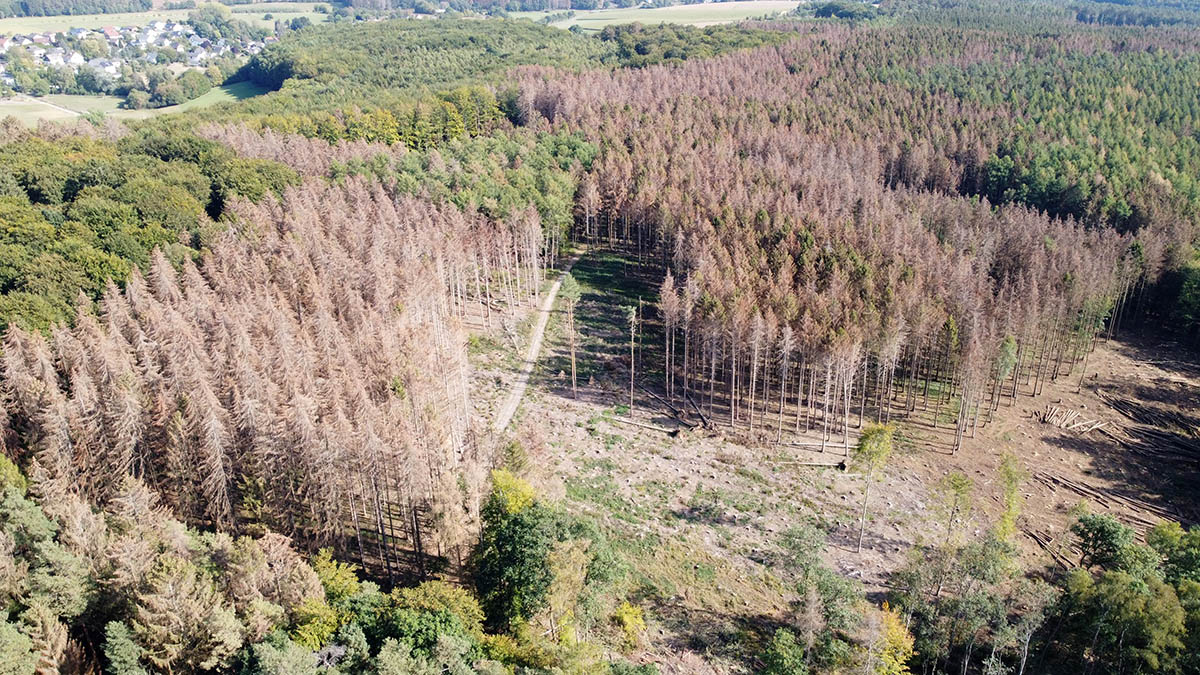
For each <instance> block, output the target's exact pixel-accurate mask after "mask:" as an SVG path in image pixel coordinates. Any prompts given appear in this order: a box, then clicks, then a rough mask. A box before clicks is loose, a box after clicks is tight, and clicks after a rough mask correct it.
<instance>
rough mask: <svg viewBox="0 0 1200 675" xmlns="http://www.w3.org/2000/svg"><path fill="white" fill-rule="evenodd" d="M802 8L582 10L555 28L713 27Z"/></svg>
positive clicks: (770, 3) (788, 2) (789, 3)
mask: <svg viewBox="0 0 1200 675" xmlns="http://www.w3.org/2000/svg"><path fill="white" fill-rule="evenodd" d="M799 5H800V3H799V2H796V1H795V0H748V1H746V2H705V3H700V4H695V5H673V6H671V7H659V8H654V9H636V8H635V9H597V10H579V11H576V12H575V16H573V17H571V18H569V19H564V20H562V21H556V22H554V23H552V24H551V25H552V26H555V27H557V28H570V27H571V26H574V25H578V26H579V27H580V28H582V29H584V30H586V31H599V30H600V29H602V28H604V27H605V26H611V25H615V24H622V23H633V22H635V21H636V22H639V23H643V24H659V23H682V24H689V25H693V26H709V25H712V24H718V23H730V22H733V21H742V20H744V19H751V18H754V17H760V16H764V15H768V14H779V13H781V12H790V11H791V10H793V9H795V8H796V7H798V6H799ZM547 14H549V12H513V13H512V15H513V16H518V17H524V18H528V19H532V20H534V21H539V20H541V19H542V18H544V17H545V16H547Z"/></svg>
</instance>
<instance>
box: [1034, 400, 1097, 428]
mask: <svg viewBox="0 0 1200 675" xmlns="http://www.w3.org/2000/svg"><path fill="white" fill-rule="evenodd" d="M1038 419H1040V420H1041V421H1042V422H1043V423H1044V424H1053V425H1054V426H1056V427H1058V428H1059V429H1065V430H1067V431H1077V432H1079V433H1081V434H1085V433H1087V432H1089V431H1095V430H1096V429H1100V428H1102V427H1104V426H1106V425H1107V424H1108V422H1104V421H1101V420H1098V419H1087V418H1085V417H1080V416H1079V411H1078V410H1071V409H1070V408H1060V407H1058V406H1056V405H1055V406H1050V405H1048V406H1046V410H1045V412H1043V413H1042V414H1041V415H1040V416H1039V417H1038Z"/></svg>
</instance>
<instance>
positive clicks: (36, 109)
mask: <svg viewBox="0 0 1200 675" xmlns="http://www.w3.org/2000/svg"><path fill="white" fill-rule="evenodd" d="M10 116H11V117H15V118H16V119H17V121H18V122H20V123H21V124H24V125H25V126H27V127H32V126H37V123H38V121H39V120H49V121H52V122H53V121H59V120H69V119H72V118H74V117H75V115H74V114H72V113H69V112H67V111H65V110H59V109H58V108H55V107H53V106H50V105H47V104H46V103H44V102H41V101H38V100H36V99H26V98H6V99H0V117H10Z"/></svg>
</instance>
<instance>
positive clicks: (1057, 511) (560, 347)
mask: <svg viewBox="0 0 1200 675" xmlns="http://www.w3.org/2000/svg"><path fill="white" fill-rule="evenodd" d="M575 275H576V277H577V278H578V279H579V280H580V282H581V285H582V286H583V288H584V295H583V298H582V301H581V303H580V307H579V310H578V312H577V321H578V324H579V330H580V333H581V338H582V346H581V349H580V355H579V356H580V381H579V398H578V399H576V398H573V397H572V395H571V387H570V381H569V378H567V377H566V376H565V374H564V370H566V369H565V368H564V364H565V363H566V362H567V361H566V359H567V353H566V340H565V338H564V336H563V322H562V317H561V316H560V314H561V313H560V312H555V316H554V317H552V319H551V321H550V324H549V326H548V328H547V332H546V346H545V348H544V349H543V355H542V358H541V359H540V360H539V362H538V367H537V368H535V370H534V375H533V378H532V381H531V385H530V388H529V390H528V392H527V393H526V395H525V397H524V399H523V401H522V405H521V409H520V411H519V413H518V420H517V422H516V436H517V437H518V438H520V439H521V441H522V444H523V446H524V448H525V452H526V458H525V459H526V466H527V471H528V473H529V474H530V476H531V478H532V479H533V480H534V481H535V482H536V483H537V484H538V485H539V487H540V488H541V489H542V490H543V491H544V492H545V493H546V494H547V495H548V496H550V497H552V498H557V499H561V500H564V501H565V502H566V503H567V504H568V507H569V508H571V509H573V510H576V511H578V512H580V513H586V514H590V515H592V516H594V517H595V518H596V519H597V520H598V521H599V522H601V523H602V524H603V525H604V526H605V528H606V529H607V530H608V531H609V533H610V536H612V537H613V538H614V539H615V540H616V541H617V542H618V544H619V546H620V548H621V550H622V551H623V553H624V554H625V555H626V557H628V558H629V559H630V561H631V563H632V566H633V568H634V572H633V576H634V583H633V585H632V587H631V589H630V592H631V594H632V595H633V596H634V598H635V599H636V600H638V601H639V603H640V604H641V605H642V606H643V607H645V608H646V609H647V619H648V623H649V626H650V630H649V634H648V636H647V641H646V645H645V646H644V649H642V650H641V651H639V652H638V653H637V654H635V655H634V658H635V659H637V660H641V661H645V662H654V663H657V664H658V665H659V667H660V669H661V670H662V672H664V673H706V672H711V673H725V672H749V671H752V670H753V667H754V664H755V663H756V661H755V654H753V653H747V652H746V650H747V645H748V644H753V642H754V640H747V639H746V638H747V637H763V636H767V635H769V634H770V633H771V632H772V631H773V630H774V628H775V627H776V626H778V625H781V624H782V622H785V621H787V620H788V618H789V613H790V611H791V606H792V605H791V603H792V602H793V601H794V600H795V597H794V594H793V593H792V591H791V589H790V588H789V587H788V584H787V583H786V581H785V579H784V577H783V574H782V572H781V571H780V569H779V566H778V560H779V553H780V549H779V541H780V538H781V535H782V534H783V533H784V532H785V531H787V530H788V529H789V528H790V527H792V526H793V525H795V524H797V523H799V522H801V521H802V520H809V521H815V522H816V523H818V524H820V525H821V526H823V527H824V528H825V529H826V530H827V531H828V532H829V538H828V542H827V547H826V550H825V556H824V557H825V559H826V562H827V563H828V564H829V565H830V566H832V567H833V568H834V569H836V570H837V571H839V572H840V573H842V574H843V575H845V576H847V577H849V578H854V579H858V580H860V581H861V582H862V583H863V585H864V588H865V590H866V592H867V596H868V598H869V599H871V600H875V601H877V600H880V599H881V598H882V596H883V594H884V593H885V592H886V587H887V578H888V576H889V574H890V573H891V572H893V571H895V570H896V569H897V568H899V567H900V566H902V565H903V564H904V562H905V559H906V554H907V551H908V550H909V549H911V548H912V547H913V546H914V545H919V544H921V543H923V542H930V541H934V540H936V538H938V537H941V536H944V534H945V531H944V530H945V527H946V525H945V524H944V522H945V521H944V519H941V518H939V517H938V500H937V497H936V495H935V493H934V489H935V486H936V484H937V483H938V482H939V481H940V480H941V479H942V478H943V477H944V476H946V475H947V474H949V473H950V472H953V471H958V472H962V473H964V474H966V475H967V476H969V477H970V478H971V479H972V480H973V482H974V500H973V501H974V511H973V513H972V514H971V515H970V516H969V518H968V521H967V523H966V527H967V528H968V529H969V530H976V531H981V530H983V529H985V528H987V527H990V526H991V524H992V523H994V522H995V520H996V518H997V517H998V515H999V513H1000V511H1001V494H1000V489H999V485H998V480H997V479H998V469H999V466H1000V462H1001V458H1002V456H1003V455H1004V454H1005V453H1011V454H1012V455H1014V456H1015V457H1016V458H1017V460H1018V462H1019V464H1020V465H1021V466H1022V467H1023V468H1024V470H1025V471H1026V472H1027V473H1028V478H1027V479H1026V480H1025V481H1024V483H1023V485H1022V494H1023V496H1024V505H1023V507H1022V514H1021V517H1020V519H1019V521H1018V529H1019V535H1018V540H1019V541H1018V545H1019V546H1020V548H1021V551H1022V554H1023V556H1024V557H1025V563H1026V566H1027V567H1031V568H1035V569H1036V568H1039V567H1042V566H1047V567H1052V566H1054V565H1055V564H1056V562H1055V558H1056V557H1057V558H1058V559H1059V560H1074V554H1073V553H1072V551H1071V550H1070V547H1069V545H1068V543H1067V542H1068V537H1067V536H1064V534H1065V532H1066V528H1067V527H1068V525H1069V522H1070V519H1071V516H1070V514H1069V511H1070V510H1071V509H1072V508H1073V507H1075V506H1076V505H1077V504H1079V503H1080V502H1081V501H1083V500H1085V499H1086V501H1087V503H1088V506H1089V508H1091V509H1092V510H1096V511H1109V512H1111V513H1113V514H1114V515H1116V516H1117V517H1119V518H1121V519H1122V520H1123V521H1125V522H1127V523H1128V524H1130V525H1132V526H1134V527H1135V528H1137V529H1138V530H1139V531H1144V530H1145V529H1147V528H1148V527H1149V526H1151V525H1153V523H1155V522H1157V521H1158V520H1160V519H1161V518H1162V517H1163V516H1164V515H1166V516H1170V517H1172V518H1174V519H1177V520H1180V521H1182V522H1184V523H1190V522H1195V521H1196V520H1197V519H1198V516H1200V513H1198V512H1197V509H1196V504H1195V501H1194V499H1195V492H1194V490H1195V487H1194V486H1195V485H1196V482H1195V481H1196V479H1197V472H1198V471H1200V440H1197V432H1198V431H1200V368H1197V367H1195V366H1194V365H1191V364H1189V363H1188V362H1186V361H1176V360H1172V358H1171V356H1170V355H1172V354H1177V353H1179V352H1178V350H1176V349H1174V347H1173V346H1172V345H1170V344H1159V343H1157V342H1136V341H1130V342H1120V341H1112V342H1107V343H1105V342H1099V343H1097V345H1096V348H1095V350H1094V352H1093V353H1092V354H1091V355H1090V357H1089V359H1088V368H1087V372H1086V373H1085V375H1084V377H1083V380H1082V387H1079V384H1080V369H1079V368H1077V369H1076V370H1075V371H1074V372H1073V373H1072V374H1070V375H1063V376H1060V377H1058V378H1057V380H1056V381H1052V382H1047V383H1046V384H1045V387H1044V390H1043V391H1042V393H1041V394H1040V395H1038V396H1032V395H1031V394H1030V392H1031V390H1032V386H1031V384H1026V383H1022V386H1021V387H1019V393H1018V395H1017V396H1016V398H1015V400H1014V399H1011V398H1004V399H1003V400H1002V402H1001V404H1000V406H999V409H998V410H997V412H996V414H995V417H994V419H993V420H992V421H991V422H990V423H988V424H981V425H980V426H979V428H978V429H977V431H976V433H975V435H974V437H968V438H967V439H966V440H965V441H964V444H963V446H962V448H961V449H960V450H958V451H957V452H955V453H952V452H951V450H950V448H951V446H952V436H953V429H952V424H948V423H947V422H945V411H944V410H943V415H942V417H943V419H942V421H941V424H940V425H939V427H938V428H935V427H934V425H933V417H934V406H933V405H932V404H930V406H929V408H928V409H923V407H921V406H918V408H917V412H916V413H914V414H913V415H912V416H910V417H909V418H907V419H903V420H901V423H900V430H901V431H900V437H901V439H902V442H901V443H900V448H899V449H898V453H897V456H895V457H894V458H893V460H892V462H891V464H890V465H889V467H888V469H887V471H886V476H885V477H884V478H883V479H882V480H881V481H880V482H879V483H878V484H877V485H876V487H875V488H873V491H872V498H871V503H870V509H869V514H870V516H869V518H868V522H867V528H866V537H865V542H864V550H863V551H862V553H858V552H857V551H856V546H855V545H856V543H857V535H858V518H859V509H860V508H861V499H862V491H863V479H862V478H861V477H860V476H857V475H854V474H851V473H846V472H843V471H841V470H839V469H838V468H836V467H818V466H807V465H806V463H809V462H830V463H834V462H836V461H837V460H838V459H840V457H841V455H842V454H843V448H842V438H841V437H840V436H836V435H835V437H834V439H833V440H832V441H831V444H830V445H829V447H827V448H826V452H824V453H820V452H817V451H816V448H807V447H806V448H800V447H792V446H788V445H786V444H785V445H776V444H775V443H774V439H775V432H774V431H775V428H774V424H775V423H774V422H773V421H772V419H773V418H771V417H770V416H769V415H767V416H764V417H765V420H764V422H761V423H760V428H759V432H760V433H758V434H757V435H756V436H754V437H751V436H750V435H749V434H748V433H747V430H746V429H744V428H740V429H738V430H733V429H731V428H730V427H729V426H728V423H727V421H726V422H723V423H722V424H719V425H718V428H717V429H716V430H715V431H705V430H703V429H697V430H690V431H689V430H683V431H681V432H680V433H678V434H677V435H670V434H668V433H664V432H663V431H658V430H653V429H648V428H644V427H639V426H635V425H631V424H628V423H627V422H625V421H623V420H627V419H632V420H633V421H635V422H637V423H639V424H648V425H652V426H656V427H662V428H678V427H679V426H680V425H679V424H678V421H677V420H676V419H675V418H674V416H672V415H671V414H670V413H669V411H668V409H667V408H666V406H664V405H663V404H662V403H661V402H660V401H659V400H657V399H656V398H655V397H653V396H651V395H647V394H646V393H645V392H644V391H642V390H640V389H639V390H638V391H637V396H636V398H635V405H634V410H633V414H632V416H631V417H630V416H628V396H629V389H628V386H629V384H628V369H627V368H628V366H627V363H628V356H627V355H628V333H627V332H626V331H627V330H628V329H627V326H626V325H625V324H624V323H623V319H622V318H621V317H622V316H623V312H624V310H623V307H625V306H632V305H636V303H637V301H638V299H639V298H643V299H645V300H647V301H649V300H650V299H652V297H653V288H652V285H651V284H650V282H649V280H648V279H647V280H644V282H643V281H639V280H638V279H637V278H636V277H635V276H634V275H632V274H631V273H630V271H629V268H628V267H627V266H626V265H625V264H624V262H623V261H620V260H619V259H614V258H605V257H604V256H602V255H600V254H592V255H589V256H586V257H585V258H584V259H583V260H581V261H580V262H579V264H578V265H577V266H576V270H575ZM614 277H622V278H623V279H624V281H623V283H621V284H615V285H614V284H613V283H612V282H613V281H614ZM614 289H615V290H614ZM645 328H646V332H647V336H646V338H645V342H644V344H645V345H646V346H645V349H646V350H653V349H658V348H659V347H657V346H656V345H659V344H661V341H660V340H659V339H658V338H657V336H655V335H654V326H653V325H651V324H649V323H648V324H647V325H646V326H645ZM517 346H518V347H519V345H517ZM493 347H494V348H492V349H491V350H490V351H489V350H481V351H480V352H479V353H478V354H477V355H476V362H477V364H482V368H480V369H479V374H478V375H477V377H478V378H480V379H481V380H483V381H484V382H485V383H486V382H491V383H493V384H495V389H496V397H494V398H493V399H492V400H495V399H496V398H498V397H499V395H500V394H502V391H503V385H504V384H507V382H505V379H507V378H503V377H502V378H501V379H500V380H497V379H495V378H496V377H497V373H498V372H501V371H503V370H505V363H506V360H507V361H508V362H510V361H511V356H505V354H506V353H507V352H508V350H507V349H506V348H505V347H504V345H502V344H500V343H493ZM515 351H516V350H515V349H514V350H513V352H514V353H515ZM655 358H656V355H654V354H652V353H649V352H648V351H647V352H643V353H642V354H641V359H642V362H643V363H642V365H644V366H645V367H646V368H647V372H646V373H645V374H644V375H643V376H642V377H639V381H640V382H642V383H643V384H645V385H646V386H647V387H648V388H651V389H653V390H655V391H657V392H659V393H662V387H661V386H659V385H657V382H658V381H660V380H661V371H659V372H657V373H656V372H655V370H654V366H653V363H654V359H655ZM657 358H658V360H659V362H660V363H661V357H657ZM659 367H660V368H661V366H659ZM567 372H569V370H567ZM643 378H644V379H643ZM656 378H657V379H656ZM1106 401H1117V403H1118V404H1119V405H1121V406H1122V407H1123V408H1124V409H1125V412H1124V413H1123V412H1120V411H1118V410H1117V409H1115V408H1113V407H1111V406H1110V404H1109V403H1108V402H1106ZM483 405H484V406H490V404H487V403H484V404H483ZM680 405H682V404H680ZM1048 408H1049V409H1053V408H1058V409H1060V410H1061V411H1063V412H1062V413H1060V414H1059V416H1062V415H1065V414H1067V411H1075V416H1074V417H1073V418H1072V420H1071V424H1075V423H1076V422H1086V424H1083V425H1081V426H1079V427H1078V428H1076V429H1067V428H1062V427H1060V426H1057V425H1056V424H1049V423H1044V422H1042V421H1041V417H1042V416H1044V415H1045V413H1046V411H1047V409H1048ZM718 410H719V408H718ZM1130 413H1132V414H1133V416H1134V417H1138V418H1141V419H1142V420H1143V421H1146V420H1150V421H1152V422H1155V423H1156V424H1155V425H1153V429H1154V430H1153V431H1147V430H1146V427H1147V426H1151V425H1142V424H1140V423H1138V422H1136V421H1135V420H1134V419H1131V418H1130V416H1129V414H1130ZM855 421H856V420H855ZM1098 422H1104V426H1101V427H1098V428H1096V429H1094V430H1092V431H1087V432H1084V431H1083V430H1084V429H1087V428H1090V427H1092V426H1094V425H1095V424H1096V423H1098ZM1189 425H1190V426H1189ZM763 426H766V427H767V429H765V431H766V432H767V433H762V432H763V431H764V429H763ZM1068 426H1069V425H1068ZM852 432H853V430H852ZM785 438H790V439H791V440H792V441H799V440H805V439H807V440H808V441H809V442H812V441H814V440H817V439H819V436H816V435H813V434H809V435H807V437H803V438H802V437H796V436H793V435H792V434H790V433H789V434H785ZM848 442H849V443H850V444H853V443H854V437H853V433H852V434H851V436H850V438H849V439H848ZM1189 444H1192V445H1189ZM1193 447H1194V449H1195V454H1190V452H1189V450H1188V448H1193ZM1039 542H1040V543H1039Z"/></svg>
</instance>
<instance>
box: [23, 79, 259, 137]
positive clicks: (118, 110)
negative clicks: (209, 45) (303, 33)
mask: <svg viewBox="0 0 1200 675" xmlns="http://www.w3.org/2000/svg"><path fill="white" fill-rule="evenodd" d="M265 91H266V89H263V88H262V87H259V86H258V85H255V84H251V83H249V82H236V83H234V84H229V85H225V86H221V87H213V88H212V89H210V90H209V91H208V92H206V93H205V94H204V95H202V96H198V97H196V98H194V99H192V100H191V101H187V102H186V103H181V104H179V105H173V106H168V107H166V108H155V109H153V110H126V109H125V108H122V107H121V103H122V102H123V101H124V99H122V98H120V97H118V96H77V95H72V94H51V95H49V96H44V97H42V98H29V97H24V96H20V97H13V98H8V99H0V117H6V116H9V115H12V116H13V117H16V118H17V120H19V121H20V122H21V123H22V124H24V125H26V126H30V127H32V126H36V125H37V123H38V121H39V120H48V121H51V122H54V121H61V120H67V119H70V118H72V117H74V116H75V115H78V114H83V113H89V112H101V113H104V114H105V115H108V116H110V117H113V118H114V119H121V120H141V119H146V118H148V117H155V116H158V115H169V114H171V113H178V112H187V111H188V110H196V109H199V108H206V107H208V106H210V105H216V104H218V103H228V102H230V101H240V100H242V99H245V98H250V97H251V96H258V95H259V94H262V93H264V92H265ZM64 108H65V109H66V110H64Z"/></svg>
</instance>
